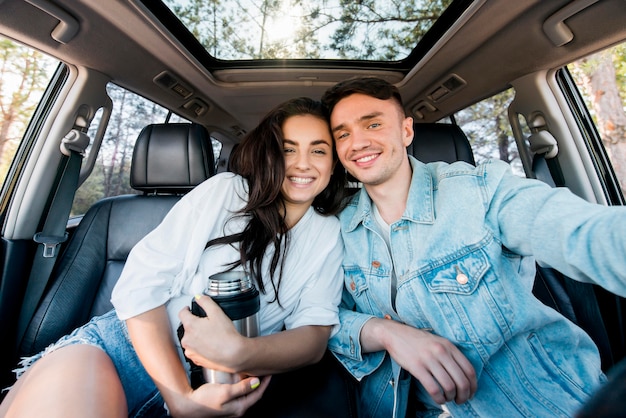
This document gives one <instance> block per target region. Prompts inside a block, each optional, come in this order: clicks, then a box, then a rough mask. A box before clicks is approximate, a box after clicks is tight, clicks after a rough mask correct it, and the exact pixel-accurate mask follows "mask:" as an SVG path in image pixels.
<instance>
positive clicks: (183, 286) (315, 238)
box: [111, 173, 343, 341]
mask: <svg viewBox="0 0 626 418" xmlns="http://www.w3.org/2000/svg"><path fill="white" fill-rule="evenodd" d="M247 198H248V191H247V183H246V181H245V179H243V178H242V177H241V176H238V175H235V174H232V173H221V174H218V175H216V176H213V177H211V178H210V179H208V180H206V181H205V182H203V183H202V184H200V185H198V186H197V187H196V188H195V189H194V190H192V191H191V192H189V193H188V194H187V195H185V196H184V197H183V198H182V199H181V200H180V201H179V202H178V203H177V204H176V205H175V206H174V207H173V208H172V210H171V211H170V212H169V213H168V215H167V216H166V217H165V219H164V220H163V221H162V223H161V224H160V225H159V226H158V227H157V228H156V229H155V230H153V231H152V232H151V233H150V234H148V235H147V236H146V237H145V238H144V239H142V240H141V241H140V242H139V243H138V244H137V245H136V246H135V247H134V248H133V249H132V251H131V252H130V254H129V256H128V260H127V261H126V264H125V267H124V270H123V271H122V274H121V276H120V279H119V281H118V282H117V284H116V286H115V288H114V289H113V294H112V298H111V302H112V303H113V306H114V307H115V309H116V311H117V315H118V317H119V318H120V319H121V320H126V319H128V318H131V317H133V316H136V315H139V314H141V313H144V312H146V311H148V310H151V309H154V308H156V307H158V306H161V305H163V304H166V306H167V311H168V316H169V319H170V325H171V327H172V332H173V335H176V329H177V328H178V325H179V323H180V321H179V319H178V312H179V311H180V310H181V309H182V308H183V307H184V306H189V305H190V304H191V300H192V298H193V296H194V295H196V294H200V293H202V292H203V290H204V289H205V287H206V285H207V279H208V277H209V276H210V275H211V274H214V273H218V272H221V271H224V270H226V267H224V266H226V265H227V264H228V263H230V262H232V261H235V260H238V258H239V251H238V249H237V247H236V246H231V245H219V246H212V247H210V248H208V249H206V250H205V249H204V248H205V244H206V243H207V241H209V240H210V239H213V238H217V237H222V236H225V235H230V234H232V233H236V232H240V231H241V230H242V229H243V228H244V226H245V224H246V222H247V220H246V218H241V217H237V216H234V217H233V214H234V213H235V212H237V211H238V210H240V209H241V208H242V207H243V206H244V204H245V202H246V201H247ZM289 233H290V234H291V238H290V242H289V248H288V252H287V258H286V260H285V264H284V270H283V277H282V282H281V286H280V290H279V292H280V293H279V298H280V305H279V304H278V303H276V302H273V303H270V302H271V301H272V300H274V299H275V297H274V292H273V290H272V289H273V288H272V286H271V283H270V282H269V268H268V266H269V260H270V259H271V255H272V254H273V249H269V250H268V252H267V253H266V255H265V258H264V260H263V271H264V275H263V277H264V284H265V289H266V293H265V294H261V295H260V299H261V309H260V312H259V318H260V326H261V330H260V333H261V335H268V334H272V333H276V332H279V331H281V330H282V329H292V328H296V327H300V326H304V325H331V326H335V327H334V328H335V329H336V328H337V325H338V324H339V318H338V305H339V302H340V300H341V290H342V286H343V270H342V267H341V263H342V259H343V244H342V241H341V236H340V232H339V221H338V219H337V218H336V217H334V216H322V215H320V214H318V213H317V212H315V210H313V208H309V210H308V211H307V212H306V214H305V215H304V216H303V217H302V219H300V221H299V222H298V223H297V224H296V225H295V226H294V227H293V228H292V229H291V230H290V232H289ZM277 278H278V276H276V278H275V280H276V279H277ZM175 340H176V341H177V338H175Z"/></svg>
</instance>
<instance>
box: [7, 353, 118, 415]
mask: <svg viewBox="0 0 626 418" xmlns="http://www.w3.org/2000/svg"><path fill="white" fill-rule="evenodd" d="M127 416H128V413H127V408H126V397H125V395H124V389H123V388H122V384H121V382H120V379H119V377H118V374H117V371H116V370H115V366H114V365H113V363H112V362H111V359H110V358H109V356H108V355H107V354H106V353H105V352H104V351H102V350H100V349H99V348H97V347H93V346H90V345H84V344H76V345H70V346H67V347H63V348H59V349H58V350H56V351H54V352H52V353H50V354H48V355H46V356H44V357H42V358H41V359H40V360H38V361H37V362H36V363H35V364H34V365H33V366H32V367H31V368H30V369H28V370H27V371H26V373H24V374H23V375H22V377H20V379H18V381H17V382H16V383H15V385H14V386H13V387H12V388H11V390H10V391H9V393H8V394H7V396H6V398H5V399H4V401H3V402H2V405H0V417H3V418H18V417H51V418H52V417H59V418H61V417H62V418H70V417H127Z"/></svg>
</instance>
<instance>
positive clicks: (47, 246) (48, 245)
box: [33, 232, 67, 258]
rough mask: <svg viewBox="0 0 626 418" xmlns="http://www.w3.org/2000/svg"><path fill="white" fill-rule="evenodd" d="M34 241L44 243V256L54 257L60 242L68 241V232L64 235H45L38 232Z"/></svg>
mask: <svg viewBox="0 0 626 418" xmlns="http://www.w3.org/2000/svg"><path fill="white" fill-rule="evenodd" d="M33 241H35V242H36V243H38V244H43V258H53V257H54V256H55V252H56V249H57V247H58V246H59V244H62V243H64V242H65V241H67V232H66V233H65V234H64V235H63V236H62V237H59V236H54V235H43V234H42V233H41V232H37V233H36V234H35V236H33Z"/></svg>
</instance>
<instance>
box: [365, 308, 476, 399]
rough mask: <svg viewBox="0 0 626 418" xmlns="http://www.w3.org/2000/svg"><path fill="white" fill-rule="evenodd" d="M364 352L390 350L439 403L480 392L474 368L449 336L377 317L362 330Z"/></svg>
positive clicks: (395, 358)
mask: <svg viewBox="0 0 626 418" xmlns="http://www.w3.org/2000/svg"><path fill="white" fill-rule="evenodd" d="M361 344H362V347H363V351H364V352H373V351H380V350H387V352H388V353H389V355H390V356H391V357H392V358H393V359H394V360H395V361H396V363H398V364H399V365H400V366H401V367H402V368H403V369H405V370H406V371H408V372H409V373H411V375H413V376H414V377H415V378H416V379H417V380H419V381H420V383H421V384H422V386H424V389H426V391H427V392H428V393H429V394H430V396H431V397H432V398H433V399H434V400H435V402H437V403H439V404H444V403H446V402H450V401H455V402H456V403H457V404H461V403H463V402H465V401H467V400H468V399H470V398H471V397H472V396H474V393H475V392H476V389H477V386H478V383H477V380H476V372H475V371H474V367H472V365H471V363H470V362H469V360H467V358H466V357H465V356H464V355H463V354H462V353H461V352H460V351H459V349H458V348H457V347H456V346H455V345H454V344H452V343H451V342H450V341H448V340H446V339H445V338H442V337H439V336H437V335H434V334H431V333H429V332H427V331H423V330H420V329H417V328H413V327H411V326H408V325H404V324H401V323H399V322H396V321H391V320H387V319H379V318H373V319H370V320H369V321H367V322H366V324H365V326H364V327H363V330H362V331H361Z"/></svg>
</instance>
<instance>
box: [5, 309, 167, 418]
mask: <svg viewBox="0 0 626 418" xmlns="http://www.w3.org/2000/svg"><path fill="white" fill-rule="evenodd" d="M74 344H89V345H92V346H95V347H98V348H100V349H102V350H103V351H104V352H105V353H107V354H108V355H109V357H110V358H111V360H112V361H113V364H114V365H115V368H116V369H117V374H118V375H119V377H120V380H121V382H122V386H123V387H124V393H125V394H126V402H127V405H128V412H129V413H128V416H129V417H137V418H139V417H161V416H163V417H166V416H168V414H167V411H166V409H165V407H164V403H163V398H162V397H161V394H160V393H159V391H158V389H157V388H156V386H155V384H154V382H153V381H152V378H150V375H148V373H147V372H146V370H145V369H144V367H143V365H142V364H141V361H140V360H139V357H137V353H136V352H135V349H134V348H133V345H132V343H131V342H130V338H129V337H128V329H127V328H126V323H125V322H123V321H120V320H119V319H118V317H117V315H116V314H115V311H110V312H108V313H106V314H104V315H102V316H98V317H95V318H93V319H92V320H91V321H90V322H89V323H87V324H85V325H83V326H82V327H80V328H77V329H76V330H74V331H73V332H72V333H71V334H69V335H66V336H64V337H62V338H60V339H59V340H58V341H57V342H56V343H54V344H52V345H50V346H49V347H48V348H46V349H45V350H44V351H42V352H41V353H39V354H36V355H34V356H32V357H29V358H25V359H23V360H22V362H21V363H20V364H21V366H22V368H20V369H18V370H16V373H17V374H18V377H19V376H20V375H21V374H22V373H23V372H24V371H26V369H27V368H28V367H30V366H31V365H32V364H33V363H34V362H35V361H37V360H39V359H40V358H41V357H43V356H45V355H46V354H48V353H50V352H52V351H54V350H58V349H59V348H61V347H66V346H69V345H74Z"/></svg>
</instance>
